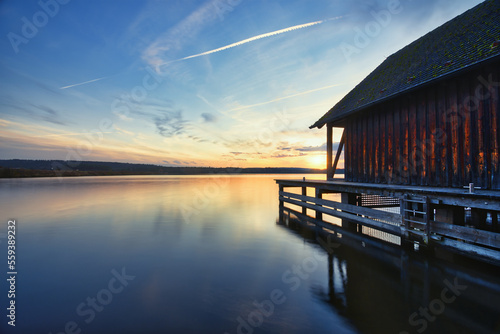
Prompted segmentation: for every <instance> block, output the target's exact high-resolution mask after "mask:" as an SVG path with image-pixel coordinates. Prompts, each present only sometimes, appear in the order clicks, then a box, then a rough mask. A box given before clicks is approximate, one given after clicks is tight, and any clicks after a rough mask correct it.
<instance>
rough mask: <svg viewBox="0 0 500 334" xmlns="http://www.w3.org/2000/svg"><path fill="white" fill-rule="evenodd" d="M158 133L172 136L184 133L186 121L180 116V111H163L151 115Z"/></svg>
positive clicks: (168, 136)
mask: <svg viewBox="0 0 500 334" xmlns="http://www.w3.org/2000/svg"><path fill="white" fill-rule="evenodd" d="M153 122H154V124H155V125H156V129H157V131H158V133H159V134H160V135H161V136H163V137H167V138H170V137H173V136H176V135H179V134H181V133H184V127H185V125H186V121H185V120H183V118H182V112H181V111H164V112H162V113H161V114H159V115H157V116H154V117H153Z"/></svg>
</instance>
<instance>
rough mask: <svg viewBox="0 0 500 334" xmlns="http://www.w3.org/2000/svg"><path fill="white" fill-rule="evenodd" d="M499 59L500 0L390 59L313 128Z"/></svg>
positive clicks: (492, 0)
mask: <svg viewBox="0 0 500 334" xmlns="http://www.w3.org/2000/svg"><path fill="white" fill-rule="evenodd" d="M498 56H500V0H487V1H485V2H483V3H481V4H479V5H478V6H476V7H474V8H472V9H470V10H468V11H467V12H465V13H463V14H462V15H459V16H457V17H456V18H454V19H453V20H451V21H448V22H447V23H445V24H443V25H442V26H440V27H438V28H436V29H435V30H433V31H431V32H430V33H428V34H426V35H425V36H423V37H421V38H419V39H418V40H416V41H415V42H413V43H411V44H410V45H408V46H406V47H404V48H403V49H401V50H399V51H398V52H396V53H395V54H393V55H392V56H390V57H388V58H387V59H386V60H385V61H384V62H383V63H382V64H381V65H380V66H378V67H377V68H376V69H375V70H374V71H373V72H372V73H371V74H370V75H368V76H367V77H366V78H365V79H364V80H363V81H362V82H361V83H360V84H359V85H357V86H356V87H355V88H354V89H353V90H352V91H351V92H349V93H348V94H347V95H346V96H345V97H344V98H343V99H342V100H341V101H340V102H339V103H337V104H336V105H335V106H334V107H333V108H331V109H330V110H329V111H328V112H327V113H326V114H325V115H324V116H323V117H321V118H320V119H319V120H318V121H317V122H316V123H314V124H313V125H312V126H311V127H310V128H311V129H312V128H314V127H318V128H321V127H322V126H323V125H325V124H326V123H328V122H334V121H338V120H340V119H342V118H344V117H346V116H347V115H350V114H353V113H355V112H357V111H360V110H361V109H364V108H366V107H368V106H371V105H374V104H377V103H379V102H382V101H386V100H388V99H390V98H391V97H394V96H395V95H399V94H400V93H403V92H405V91H407V90H410V89H414V88H416V87H418V86H422V85H425V84H427V83H430V82H433V81H435V80H438V79H442V78H444V77H446V76H448V75H451V74H452V73H456V72H457V71H462V70H465V69H466V68H467V67H469V66H472V65H474V64H477V63H479V62H483V61H486V60H488V59H491V58H494V57H498Z"/></svg>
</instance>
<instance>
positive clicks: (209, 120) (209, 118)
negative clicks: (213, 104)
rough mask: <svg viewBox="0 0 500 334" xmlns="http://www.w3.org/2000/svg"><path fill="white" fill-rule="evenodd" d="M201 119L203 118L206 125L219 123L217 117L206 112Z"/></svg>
mask: <svg viewBox="0 0 500 334" xmlns="http://www.w3.org/2000/svg"><path fill="white" fill-rule="evenodd" d="M201 117H202V118H203V122H204V123H214V122H216V121H217V116H215V115H214V114H210V113H206V112H204V113H203V114H201Z"/></svg>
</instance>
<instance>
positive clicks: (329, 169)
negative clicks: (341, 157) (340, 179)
mask: <svg viewBox="0 0 500 334" xmlns="http://www.w3.org/2000/svg"><path fill="white" fill-rule="evenodd" d="M333 173H334V171H333V125H332V124H331V123H328V124H327V125H326V179H327V180H333Z"/></svg>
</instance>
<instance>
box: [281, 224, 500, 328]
mask: <svg viewBox="0 0 500 334" xmlns="http://www.w3.org/2000/svg"><path fill="white" fill-rule="evenodd" d="M279 226H280V227H282V228H283V229H285V230H287V231H289V232H290V233H292V234H293V235H295V236H296V237H298V238H301V239H303V240H304V242H309V243H311V244H314V243H319V244H320V245H322V247H323V248H324V249H325V250H326V251H327V253H328V257H327V263H326V265H327V266H328V280H327V281H326V280H325V281H324V283H319V282H314V283H311V288H310V290H311V294H312V295H313V296H314V297H315V298H317V299H318V300H319V301H321V302H322V303H323V304H324V305H327V306H329V307H331V311H332V312H333V313H338V314H341V315H342V316H343V317H345V318H347V319H349V321H350V322H351V323H352V324H353V325H354V326H355V327H356V328H357V329H358V330H359V331H360V332H361V333H400V334H401V333H427V334H432V333H498V330H499V329H500V318H499V317H498V310H499V309H500V282H499V280H498V275H497V273H496V271H495V270H491V269H492V267H491V266H489V265H484V266H482V265H474V266H461V265H457V264H450V263H449V262H446V261H441V260H436V259H433V258H428V257H426V256H422V255H420V254H417V253H413V252H409V251H406V250H405V249H404V248H401V247H398V246H396V245H386V246H385V247H384V248H383V249H381V250H379V251H376V252H375V251H373V247H372V245H371V244H370V242H369V241H367V242H366V243H364V244H363V243H359V242H356V241H355V240H354V239H353V238H341V239H335V238H331V234H328V233H321V232H320V233H318V231H317V229H316V228H315V227H314V226H312V225H309V224H308V223H307V221H305V220H304V221H300V220H296V219H285V220H284V221H283V222H282V223H279ZM360 237H362V236H360Z"/></svg>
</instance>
